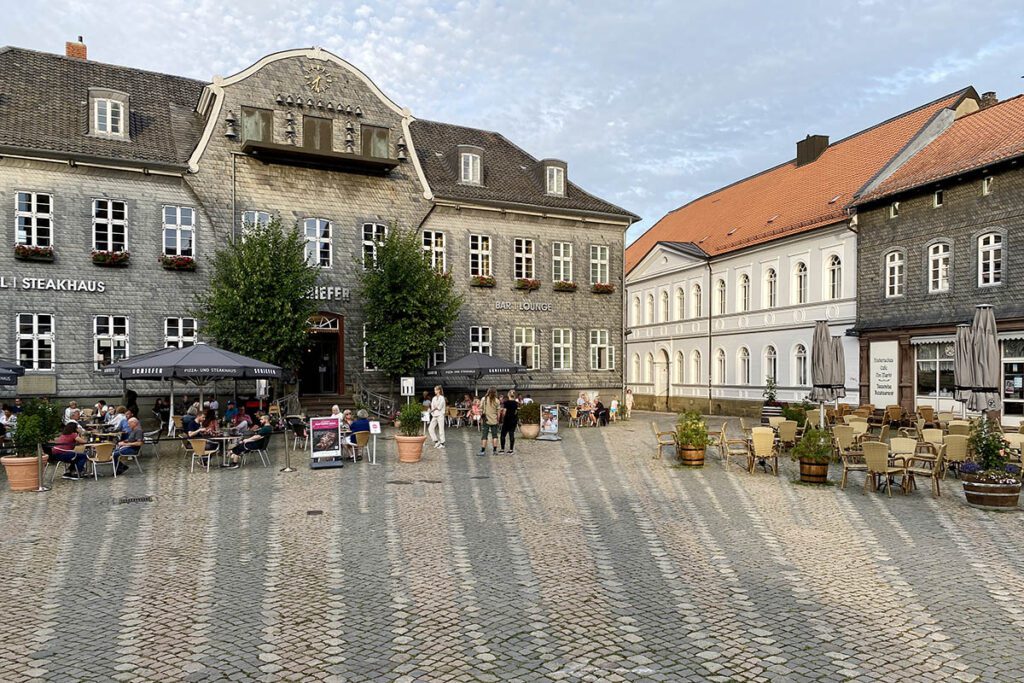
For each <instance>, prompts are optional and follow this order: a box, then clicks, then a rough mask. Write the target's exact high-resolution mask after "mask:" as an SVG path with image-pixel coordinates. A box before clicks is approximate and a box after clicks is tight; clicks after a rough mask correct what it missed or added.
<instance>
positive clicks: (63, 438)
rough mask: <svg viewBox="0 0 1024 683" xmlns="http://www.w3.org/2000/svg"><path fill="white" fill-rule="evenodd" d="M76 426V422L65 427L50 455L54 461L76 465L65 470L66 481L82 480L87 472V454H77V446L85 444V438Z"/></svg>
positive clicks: (50, 450) (55, 441) (53, 445)
mask: <svg viewBox="0 0 1024 683" xmlns="http://www.w3.org/2000/svg"><path fill="white" fill-rule="evenodd" d="M75 412H78V411H75ZM76 425H77V423H75V422H68V423H67V424H66V425H64V429H62V430H61V432H60V436H58V437H57V438H56V440H54V442H53V444H52V446H51V447H50V449H49V453H48V455H49V456H50V458H51V459H52V460H55V461H57V462H66V463H70V464H73V465H74V469H71V468H67V469H65V470H64V478H65V479H81V478H82V472H84V471H85V463H86V462H88V459H87V458H86V457H85V453H76V452H75V446H78V445H80V444H84V443H85V437H84V436H81V435H80V434H79V433H78V428H77V426H76ZM44 450H45V449H44Z"/></svg>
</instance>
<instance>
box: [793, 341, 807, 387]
mask: <svg viewBox="0 0 1024 683" xmlns="http://www.w3.org/2000/svg"><path fill="white" fill-rule="evenodd" d="M793 383H794V384H796V385H797V386H798V387H805V386H807V347H806V346H804V345H803V344H797V345H796V348H795V349H793Z"/></svg>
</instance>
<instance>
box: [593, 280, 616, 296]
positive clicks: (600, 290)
mask: <svg viewBox="0 0 1024 683" xmlns="http://www.w3.org/2000/svg"><path fill="white" fill-rule="evenodd" d="M590 291H591V292H593V293H594V294H611V293H612V292H614V291H615V285H613V284H612V283H610V282H596V283H594V284H592V285H590Z"/></svg>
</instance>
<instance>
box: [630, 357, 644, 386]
mask: <svg viewBox="0 0 1024 683" xmlns="http://www.w3.org/2000/svg"><path fill="white" fill-rule="evenodd" d="M629 376H630V379H631V380H632V381H634V382H640V381H641V380H642V377H640V354H639V353H634V354H633V370H632V372H631V373H630V375H629Z"/></svg>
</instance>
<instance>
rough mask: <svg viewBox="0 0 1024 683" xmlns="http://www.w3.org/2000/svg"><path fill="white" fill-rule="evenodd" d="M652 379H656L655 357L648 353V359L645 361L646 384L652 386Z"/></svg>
mask: <svg viewBox="0 0 1024 683" xmlns="http://www.w3.org/2000/svg"><path fill="white" fill-rule="evenodd" d="M652 377H654V356H653V355H652V354H650V353H648V354H647V358H645V359H644V383H645V384H650V383H651V378H652Z"/></svg>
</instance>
